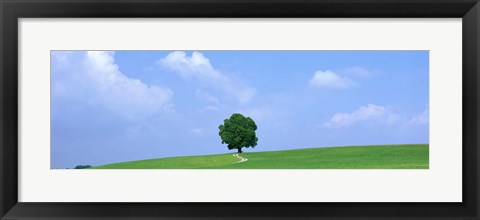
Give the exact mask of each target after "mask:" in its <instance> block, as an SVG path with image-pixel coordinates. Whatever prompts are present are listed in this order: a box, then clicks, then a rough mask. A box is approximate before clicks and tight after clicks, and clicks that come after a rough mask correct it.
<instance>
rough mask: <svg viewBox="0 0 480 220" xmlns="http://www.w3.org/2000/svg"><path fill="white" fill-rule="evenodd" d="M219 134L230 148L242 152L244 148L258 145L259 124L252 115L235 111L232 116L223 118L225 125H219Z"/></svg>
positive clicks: (223, 142)
mask: <svg viewBox="0 0 480 220" xmlns="http://www.w3.org/2000/svg"><path fill="white" fill-rule="evenodd" d="M218 128H219V129H220V132H218V134H219V135H220V137H221V138H222V144H225V143H226V144H228V146H227V147H228V149H229V150H233V149H237V150H238V153H242V148H244V147H246V148H248V147H252V148H253V147H255V146H257V141H258V138H257V135H256V134H255V131H256V130H257V125H256V124H255V122H254V121H253V120H252V119H251V118H250V117H245V116H243V115H242V114H238V113H235V114H233V115H232V116H230V118H227V119H225V120H223V125H220V126H218Z"/></svg>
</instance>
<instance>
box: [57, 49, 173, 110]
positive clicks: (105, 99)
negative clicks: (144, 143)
mask: <svg viewBox="0 0 480 220" xmlns="http://www.w3.org/2000/svg"><path fill="white" fill-rule="evenodd" d="M79 53H80V54H81V55H80V54H79ZM52 56H53V57H56V58H55V59H57V61H58V62H57V61H55V60H52V67H53V68H55V67H58V68H57V69H56V70H55V74H52V83H53V85H55V88H53V89H52V95H53V96H61V95H65V94H67V95H69V96H75V97H73V98H77V99H79V100H84V101H88V102H89V103H90V104H94V105H100V106H103V107H104V108H106V109H109V110H111V111H112V112H114V113H116V114H118V115H121V116H123V117H125V118H127V119H138V118H144V117H148V116H150V115H153V114H155V113H158V112H162V111H171V110H172V104H171V103H170V101H171V99H172V96H173V92H172V91H171V90H170V89H168V88H164V87H160V86H157V85H147V84H145V83H144V82H142V81H141V80H139V79H134V78H130V77H128V76H126V75H124V74H123V73H122V72H121V71H120V70H119V67H118V65H117V64H116V63H115V58H114V56H115V53H114V52H108V51H87V52H75V53H61V54H52ZM69 64H71V65H69ZM53 68H52V69H53Z"/></svg>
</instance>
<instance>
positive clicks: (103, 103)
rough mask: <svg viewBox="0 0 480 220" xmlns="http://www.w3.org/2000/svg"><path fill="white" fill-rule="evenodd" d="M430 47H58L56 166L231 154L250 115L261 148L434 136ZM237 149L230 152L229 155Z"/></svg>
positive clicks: (54, 69)
mask: <svg viewBox="0 0 480 220" xmlns="http://www.w3.org/2000/svg"><path fill="white" fill-rule="evenodd" d="M428 59H429V57H428V51H52V53H51V165H52V168H72V167H75V166H76V165H81V164H82V165H84V164H89V165H100V164H107V163H114V162H122V161H130V160H140V159H149V158H158V157H170V156H182V155H203V154H217V153H229V152H230V151H228V149H227V147H226V146H225V145H222V144H221V140H220V137H219V136H218V125H219V124H221V123H222V122H223V120H224V119H225V118H228V117H229V116H230V115H231V114H233V113H242V114H244V115H245V116H249V117H251V118H252V119H254V120H255V122H256V123H257V126H258V130H257V136H258V138H259V141H258V145H257V146H256V147H255V148H254V149H252V148H248V149H245V151H246V152H252V151H271V150H281V149H295V148H310V147H327V146H344V145H370V144H407V143H428V138H429V130H428V129H429V110H428V103H429V98H428V97H429V93H428V91H429V88H428V86H429V84H428V80H429V65H428V63H429V60H428ZM232 152H233V151H232Z"/></svg>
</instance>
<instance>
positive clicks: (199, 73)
mask: <svg viewBox="0 0 480 220" xmlns="http://www.w3.org/2000/svg"><path fill="white" fill-rule="evenodd" d="M157 64H158V65H160V66H161V67H163V68H165V69H168V70H170V71H172V72H175V73H177V74H179V75H180V76H181V77H182V78H184V79H194V80H197V81H199V82H201V83H202V84H203V85H206V86H209V87H211V88H215V89H218V90H220V91H221V92H223V93H224V94H226V95H227V96H230V97H234V98H235V99H236V100H237V101H238V103H240V104H246V103H248V102H249V101H250V100H251V99H252V98H253V97H254V96H255V94H256V90H255V89H254V88H251V87H249V86H246V85H243V84H241V83H240V82H239V81H238V80H234V79H232V78H231V77H229V76H227V75H225V74H224V73H222V72H220V71H219V70H218V69H215V68H214V67H213V66H212V64H211V63H210V60H209V59H208V58H207V57H205V56H204V55H203V54H202V53H200V52H193V53H192V55H191V56H190V57H189V56H188V55H187V54H186V53H185V52H183V51H175V52H171V53H169V54H168V55H167V56H166V57H164V58H162V59H160V60H158V61H157Z"/></svg>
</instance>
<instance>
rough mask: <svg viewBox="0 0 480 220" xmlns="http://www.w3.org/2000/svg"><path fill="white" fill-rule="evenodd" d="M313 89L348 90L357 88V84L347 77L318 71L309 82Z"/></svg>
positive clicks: (328, 71)
mask: <svg viewBox="0 0 480 220" xmlns="http://www.w3.org/2000/svg"><path fill="white" fill-rule="evenodd" d="M309 84H310V86H311V87H321V88H331V89H347V88H351V87H354V86H355V82H354V81H352V80H351V79H349V78H347V77H342V76H339V75H337V74H336V73H334V72H332V71H330V70H327V71H317V72H315V74H313V77H312V78H311V79H310V82H309Z"/></svg>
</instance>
